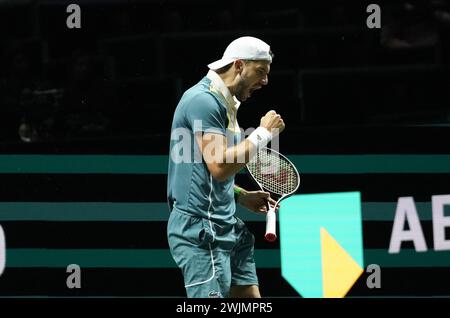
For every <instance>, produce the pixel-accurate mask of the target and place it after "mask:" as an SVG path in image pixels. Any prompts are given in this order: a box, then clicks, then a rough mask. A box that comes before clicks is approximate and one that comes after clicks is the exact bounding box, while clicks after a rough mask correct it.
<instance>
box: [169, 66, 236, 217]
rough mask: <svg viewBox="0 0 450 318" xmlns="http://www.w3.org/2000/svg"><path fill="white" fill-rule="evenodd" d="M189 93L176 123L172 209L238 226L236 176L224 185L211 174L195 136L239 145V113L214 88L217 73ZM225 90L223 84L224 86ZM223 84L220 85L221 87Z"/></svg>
mask: <svg viewBox="0 0 450 318" xmlns="http://www.w3.org/2000/svg"><path fill="white" fill-rule="evenodd" d="M214 76H215V77H214V80H213V81H212V80H211V79H210V78H208V77H210V76H209V74H208V76H206V77H204V78H203V79H202V80H201V81H200V82H199V83H197V84H196V85H194V86H193V87H191V88H190V89H188V90H187V91H186V92H185V93H184V94H183V96H182V98H181V99H180V101H179V103H178V105H177V107H176V110H175V113H174V117H173V121H172V128H171V140H170V153H169V157H170V158H169V168H168V182H167V199H168V203H169V209H170V211H172V210H178V211H179V212H182V213H186V214H190V215H193V216H197V217H202V218H206V219H209V220H211V221H214V222H217V223H220V224H230V223H234V222H235V218H234V217H233V216H234V213H235V211H236V205H235V201H234V190H233V188H234V176H231V177H229V178H228V179H227V180H225V181H223V182H220V181H217V180H215V179H214V178H213V177H212V175H211V174H210V172H209V170H208V167H207V166H206V163H205V162H204V160H203V158H202V155H201V152H200V150H199V148H198V145H197V142H196V140H195V136H194V134H195V133H197V132H203V133H205V132H211V133H216V134H221V135H224V136H226V137H227V143H228V147H230V146H231V144H230V142H231V143H233V144H237V143H239V142H240V139H241V132H240V129H239V126H238V125H237V120H236V112H237V109H234V110H233V109H232V107H231V106H230V103H229V102H228V103H227V100H226V98H225V97H224V96H223V95H222V94H221V92H220V89H219V90H218V89H217V88H216V86H215V85H214V84H215V83H216V82H217V81H221V80H217V79H216V78H218V76H217V74H215V73H214ZM221 83H222V84H221V85H222V86H223V82H221ZM219 84H220V83H219Z"/></svg>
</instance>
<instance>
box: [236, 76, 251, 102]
mask: <svg viewBox="0 0 450 318" xmlns="http://www.w3.org/2000/svg"><path fill="white" fill-rule="evenodd" d="M248 88H249V85H248V84H247V81H246V80H245V79H243V78H241V80H240V81H239V82H238V84H237V85H236V94H235V96H236V98H237V99H238V100H239V101H241V102H242V101H244V100H246V99H247V97H248V96H247V92H248Z"/></svg>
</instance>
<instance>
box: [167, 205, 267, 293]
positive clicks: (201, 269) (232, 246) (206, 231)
mask: <svg viewBox="0 0 450 318" xmlns="http://www.w3.org/2000/svg"><path fill="white" fill-rule="evenodd" d="M167 237H168V241H169V246H170V252H171V253H172V257H173V259H174V260H175V262H176V264H177V265H178V267H179V268H180V269H181V271H182V272H183V277H184V284H185V288H186V293H187V296H188V297H189V298H193V297H195V298H209V297H228V295H229V293H230V287H231V286H235V285H236V286H240V285H258V278H257V276H256V266H255V261H254V258H253V253H254V247H253V246H254V243H255V237H254V236H253V234H252V233H250V231H249V230H248V229H247V227H246V226H245V224H244V222H242V220H240V219H239V218H236V223H234V224H230V225H219V224H217V223H214V222H212V221H210V220H208V219H204V218H201V217H194V216H191V215H188V214H185V213H182V212H179V211H176V210H173V211H172V212H171V213H170V217H169V222H168V224H167Z"/></svg>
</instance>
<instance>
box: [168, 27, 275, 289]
mask: <svg viewBox="0 0 450 318" xmlns="http://www.w3.org/2000/svg"><path fill="white" fill-rule="evenodd" d="M272 57H273V54H272V52H271V50H270V46H269V45H268V44H266V43H265V42H263V41H262V40H260V39H257V38H254V37H249V36H246V37H241V38H238V39H236V40H234V41H233V42H231V43H230V44H229V45H228V47H227V48H226V50H225V52H224V54H223V57H222V58H221V59H220V60H218V61H215V62H213V63H211V64H209V65H208V68H209V72H208V73H207V75H206V76H205V77H204V78H203V79H202V80H201V81H200V82H199V83H197V84H196V85H194V86H193V87H191V88H190V89H188V90H187V91H186V92H185V93H184V94H183V96H182V98H181V100H180V101H179V103H178V106H177V108H176V110H175V114H174V117H173V122H172V135H171V143H170V161H169V170H168V189H167V192H168V193H167V195H168V203H169V208H170V212H171V213H170V217H169V221H168V225H167V236H168V242H169V246H170V251H171V254H172V257H173V258H174V260H175V262H176V264H177V265H178V267H179V268H180V269H181V271H182V273H183V277H184V284H185V288H186V292H187V296H188V297H201V298H207V297H255V298H256V297H261V296H260V292H259V285H258V278H257V275H256V268H255V262H254V257H253V252H254V240H255V239H254V236H253V234H252V233H250V232H249V230H248V229H247V227H246V226H245V224H244V223H243V221H242V220H240V219H239V218H237V217H236V216H235V210H236V206H235V199H236V200H237V202H238V203H240V204H241V205H243V206H245V207H246V208H248V209H250V210H251V211H254V212H256V213H263V214H264V213H266V212H267V202H268V203H269V204H271V205H273V204H275V201H274V200H273V199H272V198H270V195H269V193H267V192H263V191H246V190H245V189H242V188H240V187H238V186H236V185H235V184H234V176H235V174H236V173H237V172H238V171H239V170H241V169H242V168H243V167H244V166H245V163H246V162H248V161H249V159H250V158H251V156H252V155H254V154H255V153H256V151H257V149H259V148H261V147H264V146H265V145H267V143H269V142H270V141H271V139H272V138H273V137H274V135H275V134H277V133H280V132H281V131H282V130H283V129H284V122H283V120H282V118H281V116H280V115H279V114H277V113H276V112H275V111H273V110H272V111H269V112H268V113H267V114H266V115H265V116H263V117H262V118H261V120H260V126H259V127H258V128H257V129H255V130H254V131H253V132H252V133H251V134H250V135H249V136H248V137H247V138H246V139H244V140H242V139H243V138H242V136H241V130H240V128H239V125H238V122H237V119H236V115H237V111H238V108H239V105H240V103H241V102H243V101H245V100H247V99H248V98H249V97H251V95H252V93H253V92H254V91H256V90H258V89H260V88H262V87H263V86H265V85H267V83H268V74H269V72H270V65H271V62H272ZM256 111H257V110H255V112H256ZM180 131H181V133H180ZM174 132H177V133H174ZM183 132H187V133H186V134H187V135H188V137H190V138H185V140H191V141H192V142H191V143H190V146H189V147H188V148H187V150H186V148H183V149H184V150H183V151H186V152H189V153H188V155H189V156H187V157H185V158H192V161H190V162H186V160H178V159H179V158H176V157H177V155H179V154H178V152H179V149H180V147H179V143H180V142H181V140H180V137H179V136H182V135H183ZM186 134H185V136H186ZM197 153H200V160H195V158H198V157H196V154H197ZM183 155H186V154H183Z"/></svg>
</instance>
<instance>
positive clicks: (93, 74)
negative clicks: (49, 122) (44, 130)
mask: <svg viewBox="0 0 450 318" xmlns="http://www.w3.org/2000/svg"><path fill="white" fill-rule="evenodd" d="M96 66H97V65H96V64H95V58H94V57H92V56H90V55H89V54H87V53H86V52H83V51H81V50H77V51H76V52H74V54H73V56H72V60H71V63H69V72H68V81H67V85H66V86H65V88H64V96H63V98H62V105H61V107H60V109H59V112H58V130H59V133H60V134H61V136H62V137H63V138H73V137H82V136H98V135H99V134H100V135H102V134H105V133H106V131H107V128H108V125H109V122H110V120H109V118H108V115H107V109H106V108H107V107H110V106H111V104H112V101H111V98H109V96H110V93H109V92H108V90H107V89H106V86H105V84H104V81H105V78H104V77H103V76H101V74H102V72H101V71H99V70H98V69H97V67H96ZM99 75H100V76H99Z"/></svg>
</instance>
